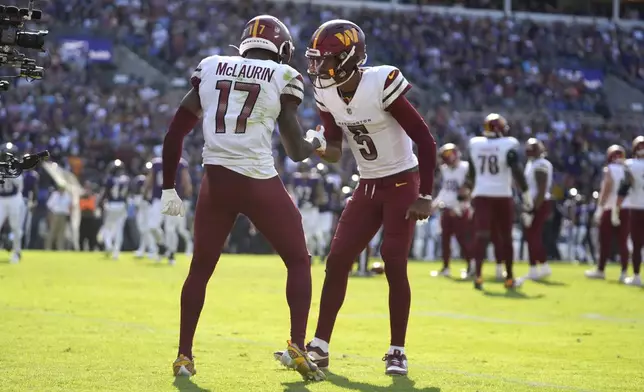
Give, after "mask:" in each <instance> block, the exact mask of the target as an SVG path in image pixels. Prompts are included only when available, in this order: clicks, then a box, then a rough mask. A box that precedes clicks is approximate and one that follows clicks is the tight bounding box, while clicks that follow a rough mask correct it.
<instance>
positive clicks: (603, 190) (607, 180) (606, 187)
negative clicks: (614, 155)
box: [597, 167, 613, 208]
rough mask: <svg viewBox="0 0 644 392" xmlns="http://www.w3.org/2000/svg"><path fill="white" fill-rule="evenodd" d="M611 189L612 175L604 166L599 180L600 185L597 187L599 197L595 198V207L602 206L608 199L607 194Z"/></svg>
mask: <svg viewBox="0 0 644 392" xmlns="http://www.w3.org/2000/svg"><path fill="white" fill-rule="evenodd" d="M612 190H613V176H611V175H610V170H608V167H604V170H603V177H602V182H601V187H600V189H599V199H598V200H597V207H598V208H604V206H605V205H606V201H608V196H609V195H610V192H611V191H612Z"/></svg>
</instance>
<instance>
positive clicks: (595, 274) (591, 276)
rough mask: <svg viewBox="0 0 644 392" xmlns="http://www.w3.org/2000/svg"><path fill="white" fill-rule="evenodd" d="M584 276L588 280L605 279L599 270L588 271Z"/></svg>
mask: <svg viewBox="0 0 644 392" xmlns="http://www.w3.org/2000/svg"><path fill="white" fill-rule="evenodd" d="M584 274H585V275H586V277H587V278H588V279H606V274H605V273H604V271H600V270H588V271H586V272H585V273H584Z"/></svg>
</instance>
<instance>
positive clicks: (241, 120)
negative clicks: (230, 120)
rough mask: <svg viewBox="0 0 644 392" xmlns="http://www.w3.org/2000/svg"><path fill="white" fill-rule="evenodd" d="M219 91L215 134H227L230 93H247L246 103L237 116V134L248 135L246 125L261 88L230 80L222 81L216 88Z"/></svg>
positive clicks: (257, 85)
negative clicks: (232, 91) (233, 91)
mask: <svg viewBox="0 0 644 392" xmlns="http://www.w3.org/2000/svg"><path fill="white" fill-rule="evenodd" d="M215 88H216V89H217V90H219V102H218V103H217V115H216V116H215V129H216V130H215V133H226V113H227V112H228V99H229V98H230V91H231V90H235V91H243V92H246V94H247V95H246V101H244V106H242V110H241V113H239V116H237V126H236V127H235V133H246V125H247V123H248V117H250V114H251V113H252V112H253V109H254V108H255V103H256V102H257V98H258V97H259V93H260V91H261V89H262V88H261V86H260V85H259V84H257V83H244V82H235V85H234V86H233V82H232V81H230V80H220V81H218V82H217V85H216V86H215Z"/></svg>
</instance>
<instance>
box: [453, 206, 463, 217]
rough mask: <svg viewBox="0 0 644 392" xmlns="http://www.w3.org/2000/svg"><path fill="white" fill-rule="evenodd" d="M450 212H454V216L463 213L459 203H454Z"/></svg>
mask: <svg viewBox="0 0 644 392" xmlns="http://www.w3.org/2000/svg"><path fill="white" fill-rule="evenodd" d="M452 212H453V213H454V215H456V216H461V215H463V210H462V209H461V206H460V205H455V206H454V207H452Z"/></svg>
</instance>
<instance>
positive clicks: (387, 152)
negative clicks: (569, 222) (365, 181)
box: [314, 65, 418, 178]
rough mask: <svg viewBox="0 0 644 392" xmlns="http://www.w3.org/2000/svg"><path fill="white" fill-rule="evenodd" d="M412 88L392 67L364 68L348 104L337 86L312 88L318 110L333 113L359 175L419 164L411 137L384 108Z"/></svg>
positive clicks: (377, 175) (382, 174) (378, 175)
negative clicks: (345, 138)
mask: <svg viewBox="0 0 644 392" xmlns="http://www.w3.org/2000/svg"><path fill="white" fill-rule="evenodd" d="M409 88H411V85H410V84H409V82H407V79H405V77H404V76H403V75H402V73H401V72H400V71H399V70H398V69H397V68H395V67H392V66H389V65H382V66H378V67H366V68H363V71H362V79H361V80H360V84H359V85H358V89H357V90H356V92H355V95H354V96H353V99H351V102H349V103H348V104H347V103H345V102H344V100H343V99H342V97H340V94H339V93H338V91H337V89H336V88H324V89H317V88H316V89H315V90H314V92H315V101H316V104H317V107H318V109H320V110H321V111H323V112H329V113H331V115H333V118H334V119H335V122H336V124H337V125H338V126H340V127H341V128H342V129H343V130H344V133H345V135H346V136H347V140H348V141H349V146H350V147H351V151H352V152H353V155H354V156H355V158H356V162H357V163H358V171H359V172H360V177H362V178H382V177H387V176H390V175H392V174H396V173H400V172H403V171H405V170H409V169H411V168H413V167H415V166H417V165H418V159H417V158H416V155H414V151H413V149H412V140H411V139H410V138H409V136H408V135H407V133H406V132H405V130H404V129H403V128H402V127H401V126H400V124H398V121H396V119H394V118H393V117H392V116H391V114H389V113H388V112H387V111H386V109H387V108H388V107H389V105H391V104H392V103H393V102H394V101H395V100H396V99H397V98H398V97H400V96H401V95H403V94H404V93H405V92H406V91H407V90H409Z"/></svg>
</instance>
